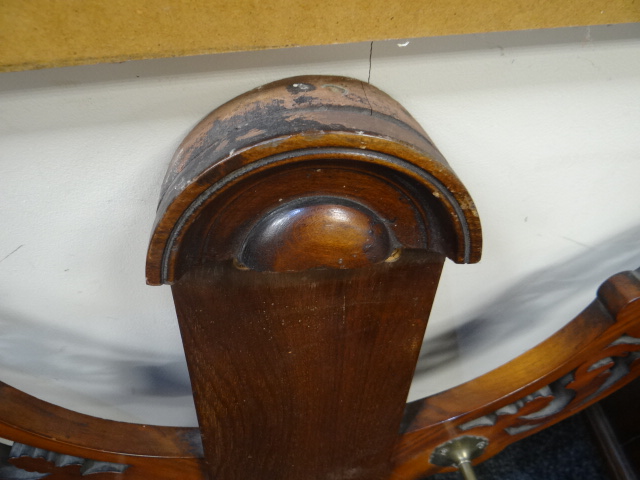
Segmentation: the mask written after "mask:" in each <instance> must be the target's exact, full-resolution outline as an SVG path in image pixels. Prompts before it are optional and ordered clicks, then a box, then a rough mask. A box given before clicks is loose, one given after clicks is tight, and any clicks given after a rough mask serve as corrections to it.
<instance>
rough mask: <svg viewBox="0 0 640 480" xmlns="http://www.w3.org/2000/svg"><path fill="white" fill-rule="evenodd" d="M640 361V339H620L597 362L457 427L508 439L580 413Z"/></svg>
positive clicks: (626, 336) (590, 361) (627, 336)
mask: <svg viewBox="0 0 640 480" xmlns="http://www.w3.org/2000/svg"><path fill="white" fill-rule="evenodd" d="M639 360H640V338H635V337H632V336H630V335H622V336H621V337H620V338H618V339H617V340H615V341H614V342H612V343H611V344H610V345H609V346H608V347H607V348H605V349H604V350H603V351H602V352H601V353H600V355H598V359H597V360H596V361H593V360H589V361H588V362H585V363H583V364H582V365H580V366H579V367H578V368H576V369H575V370H574V371H572V372H570V373H568V374H567V375H565V376H563V377H561V378H560V379H558V380H556V381H555V382H552V383H551V384H549V385H546V386H544V387H542V388H540V389H539V390H537V391H535V392H533V393H532V394H530V395H527V396H525V397H523V398H521V399H520V400H517V401H516V402H513V403H510V404H509V405H505V406H504V407H502V408H500V409H498V410H496V411H495V412H493V413H490V414H488V415H484V416H482V417H478V418H476V419H474V420H471V421H469V422H466V423H464V424H462V425H460V426H459V427H458V428H459V429H460V430H462V431H465V432H466V431H469V430H473V429H476V428H481V427H492V428H496V427H497V428H498V429H503V430H504V431H505V432H507V433H508V434H510V435H518V434H520V433H523V432H526V431H528V430H532V429H534V428H537V427H540V426H543V425H544V424H547V423H551V422H553V420H554V418H555V417H556V416H558V415H559V414H560V413H563V414H565V415H566V413H568V412H570V411H572V410H576V409H579V408H580V407H581V406H583V405H584V404H585V403H587V402H589V401H590V400H592V399H593V398H594V397H596V396H599V395H600V394H602V393H603V392H605V391H606V390H608V389H610V388H611V387H613V386H614V385H615V384H616V383H618V382H619V381H620V380H621V379H623V378H624V377H625V376H626V375H627V374H628V373H629V371H630V369H631V368H632V365H633V364H634V363H635V362H638V361H639Z"/></svg>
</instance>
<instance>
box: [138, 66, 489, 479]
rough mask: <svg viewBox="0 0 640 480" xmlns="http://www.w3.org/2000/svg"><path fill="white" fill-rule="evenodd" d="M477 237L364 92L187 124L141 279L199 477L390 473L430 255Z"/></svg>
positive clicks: (296, 81) (398, 110)
mask: <svg viewBox="0 0 640 480" xmlns="http://www.w3.org/2000/svg"><path fill="white" fill-rule="evenodd" d="M480 240H481V234H480V225H479V221H478V215H477V213H476V211H475V208H474V206H473V203H472V201H471V198H470V197H469V195H468V193H467V191H466V189H465V188H464V186H463V185H462V184H461V183H460V181H459V180H458V178H457V177H456V176H455V174H454V173H453V171H452V170H451V169H450V168H449V167H448V165H447V163H446V162H445V160H444V159H443V157H442V155H441V154H440V153H439V152H438V150H437V149H436V148H435V147H434V146H433V144H432V142H431V141H430V140H429V138H428V137H427V135H426V133H425V132H424V131H423V130H422V129H421V128H420V126H419V125H418V124H417V123H416V122H415V120H414V119H413V118H412V117H411V116H410V115H409V114H408V113H407V112H406V111H405V110H404V109H403V108H402V107H401V106H400V105H399V104H397V103H396V102H395V101H394V100H392V99H391V98H389V97H388V96H387V95H385V94H384V93H382V92H381V91H379V90H378V89H376V88H374V87H372V86H371V85H369V84H366V83H363V82H360V81H358V80H353V79H348V78H341V77H297V78H290V79H285V80H281V81H278V82H275V83H272V84H269V85H266V86H264V87H260V88H258V89H256V90H253V91H251V92H249V93H247V94H245V95H242V96H240V97H238V98H236V99H234V100H232V101H231V102H229V103H227V104H226V105H224V106H222V107H220V108H219V109H217V110H215V111H214V112H213V113H212V114H211V115H209V116H208V117H207V118H206V119H205V120H203V121H202V122H201V123H200V124H199V125H198V126H196V127H195V129H194V130H193V132H192V133H191V134H189V136H188V137H187V138H186V139H185V141H184V142H183V143H182V145H181V146H180V148H179V150H178V152H177V154H176V156H175V157H174V159H173V161H172V164H171V166H170V169H169V173H168V175H167V178H166V180H165V183H164V186H163V191H162V199H161V202H160V208H159V211H158V218H157V222H156V227H155V231H154V234H153V236H152V239H151V245H150V248H149V256H148V262H147V275H148V277H147V278H148V281H149V282H150V283H152V284H159V283H169V284H172V290H173V295H174V299H175V304H176V310H177V312H178V319H179V322H180V328H181V332H182V338H183V342H184V345H185V352H186V356H187V362H188V365H189V369H190V375H191V381H192V384H193V388H194V398H195V402H196V409H197V413H198V418H199V423H200V430H201V432H202V438H203V444H204V452H205V458H206V461H207V464H208V466H207V470H208V472H209V475H210V477H211V478H215V479H219V480H231V479H247V478H278V479H299V478H307V479H316V478H317V479H328V478H353V479H363V480H364V479H382V478H386V477H388V475H389V474H390V472H391V468H392V465H391V454H392V451H393V447H394V445H395V444H396V442H397V439H398V430H399V426H400V422H401V419H402V412H403V410H404V404H405V401H406V396H407V393H408V390H409V386H410V383H411V378H412V374H413V370H414V368H415V363H416V360H417V355H418V353H419V348H420V345H421V343H422V337H423V335H424V330H425V327H426V324H427V318H428V315H429V311H430V309H431V304H432V302H433V297H434V295H435V290H436V287H437V284H438V279H439V276H440V271H441V268H442V264H443V261H444V258H445V256H449V257H450V258H452V259H453V260H455V261H457V262H474V261H477V260H478V258H479V255H480ZM374 419H375V420H374Z"/></svg>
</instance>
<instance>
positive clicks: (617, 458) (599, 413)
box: [585, 403, 638, 480]
mask: <svg viewBox="0 0 640 480" xmlns="http://www.w3.org/2000/svg"><path fill="white" fill-rule="evenodd" d="M585 413H586V416H587V419H588V420H589V423H590V424H591V429H592V430H593V432H594V433H595V435H594V438H595V441H596V442H597V444H598V447H599V448H600V451H601V452H602V453H603V455H604V457H605V460H606V462H607V466H608V467H609V472H610V473H611V475H612V477H613V478H614V479H615V480H638V476H637V475H636V474H635V472H634V470H633V467H632V466H631V465H630V464H629V460H628V459H627V457H626V455H625V453H624V451H623V448H622V444H621V443H620V440H619V439H618V438H617V435H616V434H615V432H614V430H613V428H612V426H611V423H610V422H609V419H608V418H607V416H606V415H605V413H604V412H603V410H602V407H601V406H600V404H597V403H596V404H595V405H592V406H591V407H589V408H588V409H587V410H586V411H585Z"/></svg>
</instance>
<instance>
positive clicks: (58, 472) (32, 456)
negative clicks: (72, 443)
mask: <svg viewBox="0 0 640 480" xmlns="http://www.w3.org/2000/svg"><path fill="white" fill-rule="evenodd" d="M127 468H128V465H122V464H117V463H107V462H99V461H95V460H88V459H84V458H80V457H74V456H71V455H64V454H61V453H56V452H51V451H48V450H44V449H41V448H35V447H31V446H29V445H24V444H21V443H14V444H13V446H12V447H11V451H10V452H9V455H8V458H7V457H5V458H2V461H1V462H0V478H2V480H39V479H41V478H45V477H46V479H47V480H73V479H76V478H78V479H81V478H85V477H89V479H90V480H117V478H118V477H119V475H120V474H121V473H122V472H124V471H125V470H126V469H127Z"/></svg>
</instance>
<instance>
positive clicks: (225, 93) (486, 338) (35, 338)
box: [0, 25, 640, 425]
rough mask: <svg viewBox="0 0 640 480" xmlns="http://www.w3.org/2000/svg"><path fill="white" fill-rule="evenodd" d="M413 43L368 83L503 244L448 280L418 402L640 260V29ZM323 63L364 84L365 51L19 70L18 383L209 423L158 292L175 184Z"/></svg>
mask: <svg viewBox="0 0 640 480" xmlns="http://www.w3.org/2000/svg"><path fill="white" fill-rule="evenodd" d="M404 43H405V41H396V42H376V43H375V44H374V45H373V57H372V65H371V83H373V84H375V85H376V86H378V87H380V88H382V89H383V90H385V91H386V92H388V93H389V94H390V95H391V96H393V97H395V98H396V99H397V100H399V101H400V102H401V103H402V104H403V105H404V106H405V107H406V108H407V109H408V110H409V111H410V112H411V113H412V114H413V115H414V116H415V117H416V118H417V119H418V121H419V122H420V123H421V124H422V125H423V126H424V127H425V129H426V130H427V132H428V133H429V134H430V136H431V137H432V138H433V140H434V141H435V142H436V144H437V145H438V146H439V148H440V150H441V151H442V152H443V153H444V155H445V156H446V157H447V158H448V160H449V162H450V163H451V164H452V166H453V167H454V169H455V170H456V172H457V173H458V174H459V176H460V177H461V178H462V180H463V181H464V182H465V184H466V185H467V187H468V189H469V191H470V192H471V194H472V196H473V197H474V199H475V201H476V203H477V206H478V209H479V211H480V215H481V219H482V221H483V227H484V238H485V250H484V257H483V260H482V262H481V263H480V264H479V265H473V266H469V265H453V264H451V263H448V264H447V266H446V268H445V274H444V278H443V281H442V284H441V289H440V291H439V293H438V297H437V303H436V307H435V311H434V314H433V316H432V320H431V323H430V325H429V329H428V333H427V338H428V340H427V342H426V347H425V355H424V358H422V360H421V362H420V365H419V368H418V373H417V376H416V380H415V381H414V386H413V387H414V388H413V389H412V394H411V395H412V398H417V397H419V396H423V395H426V394H428V393H432V392H435V391H438V390H440V389H444V388H447V387H450V386H452V385H455V384H457V383H460V382H462V381H464V380H467V379H469V378H472V377H474V376H476V375H477V374H479V373H482V372H484V371H487V370H489V369H490V368H493V367H495V366H497V365H499V364H501V363H504V362H505V361H507V360H509V359H510V358H512V357H514V356H515V355H517V354H519V353H521V352H523V351H524V350H526V349H527V348H530V347H531V346H533V345H534V344H536V343H537V342H539V341H541V340H542V339H544V338H546V336H548V335H549V334H550V333H552V332H553V331H555V330H557V329H558V328H559V327H560V326H562V325H563V324H564V323H565V322H566V321H568V320H569V319H570V318H571V317H572V316H573V315H575V314H576V313H577V312H578V311H579V310H580V309H581V308H582V307H583V306H585V305H586V304H587V303H588V302H589V301H590V299H591V298H592V297H593V295H594V292H595V288H596V286H597V285H598V284H599V283H600V282H601V281H603V280H604V279H605V278H606V277H607V276H609V275H610V274H613V273H615V272H617V271H620V270H625V269H630V268H635V267H638V266H640V243H639V241H638V238H639V234H640V208H638V207H639V204H640V189H639V188H638V183H639V182H638V180H640V133H639V130H640V26H639V25H623V26H609V27H591V28H575V29H560V30H542V31H529V32H512V33H495V34H483V35H469V36H454V37H443V38H431V39H420V40H411V41H410V43H409V44H408V45H406V46H401V45H402V44H404ZM308 73H314V74H339V75H347V76H353V77H357V78H360V79H364V80H366V79H367V77H368V74H369V44H368V43H366V44H365V43H362V44H352V45H343V46H325V47H308V48H298V49H284V50H275V51H265V52H249V53H236V54H224V55H216V56H201V57H192V58H178V59H162V60H149V61H138V62H129V63H123V64H114V65H97V66H85V67H72V68H63V69H53V70H43V71H33V72H18V73H9V74H2V75H1V76H0V128H1V137H0V143H1V145H0V167H1V169H0V219H1V228H0V379H1V380H3V381H5V382H7V383H9V384H12V385H14V386H16V387H18V388H21V389H23V390H25V391H27V392H29V393H32V394H35V395H37V396H39V397H41V398H44V399H46V400H49V401H52V402H55V403H59V404H62V405H64V406H66V407H68V408H72V409H74V410H78V411H82V412H85V413H90V414H94V415H100V416H106V417H109V418H114V419H120V420H130V421H140V422H148V423H158V424H182V425H193V424H195V416H194V413H193V405H192V401H191V397H190V387H189V383H188V377H187V373H186V368H185V365H184V357H183V353H182V346H181V343H180V339H179V333H178V329H177V326H176V320H175V313H174V311H173V304H172V301H171V296H170V291H169V288H168V287H148V286H146V285H145V281H144V261H145V252H146V245H147V241H148V238H149V234H150V230H151V226H152V223H153V219H154V216H155V206H156V202H157V199H158V193H159V187H160V182H161V179H162V177H163V175H164V172H165V169H166V167H167V164H168V162H169V159H170V157H171V155H172V153H173V151H174V149H175V148H176V147H177V145H178V143H179V142H180V140H181V139H182V138H183V137H184V135H185V134H186V133H187V132H188V131H189V130H190V129H191V128H192V127H193V126H194V125H195V124H196V123H197V122H198V121H199V120H200V119H201V118H202V117H203V116H204V115H205V114H207V113H208V112H209V111H210V110H212V109H213V108H214V107H216V106H218V105H220V104H221V103H223V102H225V101H227V100H229V99H231V98H232V97H234V96H235V95H238V94H240V93H242V92H244V91H246V90H248V89H250V88H253V87H255V86H258V85H260V84H263V83H266V82H269V81H271V80H275V79H278V78H282V77H285V76H291V75H298V74H308ZM429 339H430V340H429Z"/></svg>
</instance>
